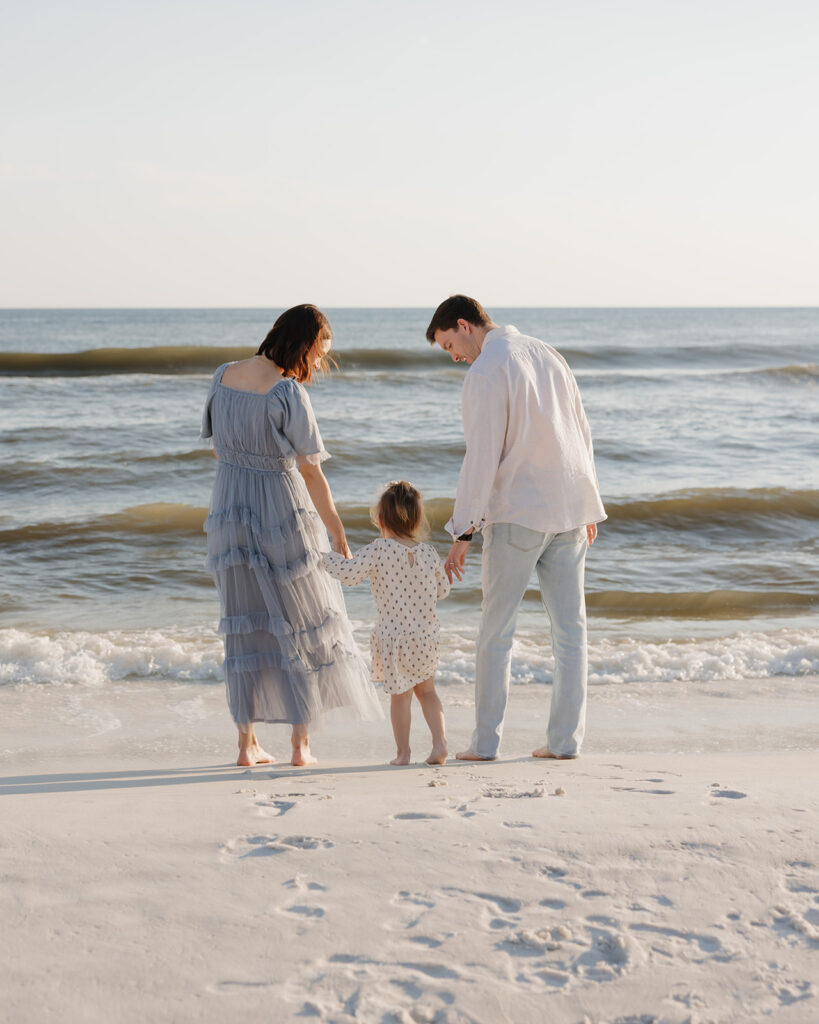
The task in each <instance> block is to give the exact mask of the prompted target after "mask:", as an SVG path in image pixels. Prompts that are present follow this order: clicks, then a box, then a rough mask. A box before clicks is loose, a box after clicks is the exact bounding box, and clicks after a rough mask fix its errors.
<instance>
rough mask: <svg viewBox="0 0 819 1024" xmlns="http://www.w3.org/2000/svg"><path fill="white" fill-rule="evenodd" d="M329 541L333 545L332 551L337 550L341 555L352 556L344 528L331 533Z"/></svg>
mask: <svg viewBox="0 0 819 1024" xmlns="http://www.w3.org/2000/svg"><path fill="white" fill-rule="evenodd" d="M330 543H331V544H332V546H333V551H336V552H338V554H340V555H343V556H344V558H352V557H353V556H352V555H351V554H350V547H349V545H348V544H347V537H346V536H345V534H344V530H342V531H341V532H340V533H333V534H331V535H330Z"/></svg>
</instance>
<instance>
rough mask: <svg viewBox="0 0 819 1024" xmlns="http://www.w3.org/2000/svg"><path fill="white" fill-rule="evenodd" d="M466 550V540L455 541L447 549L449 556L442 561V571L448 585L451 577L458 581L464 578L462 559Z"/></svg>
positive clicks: (467, 542)
mask: <svg viewBox="0 0 819 1024" xmlns="http://www.w3.org/2000/svg"><path fill="white" fill-rule="evenodd" d="M468 550H469V541H468V540H456V541H455V543H454V544H453V545H452V547H451V548H450V549H449V554H448V555H447V556H446V558H445V559H444V571H445V572H446V577H447V579H448V580H449V582H450V583H451V582H452V577H453V576H455V577H457V578H458V579H459V580H462V579H463V578H464V559H465V558H466V553H467V551H468Z"/></svg>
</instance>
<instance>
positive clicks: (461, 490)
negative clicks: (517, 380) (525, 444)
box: [446, 370, 509, 537]
mask: <svg viewBox="0 0 819 1024" xmlns="http://www.w3.org/2000/svg"><path fill="white" fill-rule="evenodd" d="M461 414H462V418H463V425H464V440H465V441H466V455H464V461H463V464H462V465H461V472H460V475H459V477H458V489H457V491H456V493H455V508H454V509H453V511H452V519H451V520H450V521H449V522H448V523H447V526H446V528H447V530H448V531H449V532H450V533H451V534H452V536H453V537H458V536H460V535H461V534H465V533H471V532H472V531H474V530H480V529H481V528H482V527H483V525H484V523H485V522H486V516H487V512H488V509H489V498H490V495H491V493H492V486H493V484H494V482H495V476H496V475H497V472H498V466H499V465H500V460H501V455H502V454H503V442H504V440H505V439H506V427H507V423H508V419H509V410H508V394H507V388H506V378H505V376H504V375H502V374H500V375H495V376H493V377H489V376H485V375H483V374H480V373H476V372H475V371H474V370H473V371H471V372H470V373H469V374H468V375H467V377H466V380H465V381H464V390H463V395H462V398H461Z"/></svg>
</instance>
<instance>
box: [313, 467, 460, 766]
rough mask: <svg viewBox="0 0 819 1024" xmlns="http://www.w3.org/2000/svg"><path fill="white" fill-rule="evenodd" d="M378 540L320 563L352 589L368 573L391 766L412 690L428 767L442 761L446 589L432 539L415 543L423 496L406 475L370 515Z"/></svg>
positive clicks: (406, 755) (402, 744)
mask: <svg viewBox="0 0 819 1024" xmlns="http://www.w3.org/2000/svg"><path fill="white" fill-rule="evenodd" d="M372 516H373V523H374V524H375V526H377V527H378V528H379V530H380V531H381V538H380V539H379V540H374V541H373V542H372V543H371V544H368V545H367V546H366V547H365V548H362V549H361V550H360V551H359V552H358V553H357V554H356V555H355V556H354V557H353V558H351V559H347V558H344V556H343V555H339V554H337V553H336V552H329V553H326V554H324V555H322V558H323V560H324V567H325V569H326V570H327V571H328V572H329V573H330V575H331V576H334V577H335V578H336V579H337V580H341V582H342V583H346V584H348V585H349V586H355V584H357V583H361V582H362V580H364V579H366V578H367V577H368V576H369V578H370V587H371V588H372V592H373V597H374V598H375V603H376V606H377V608H378V621H377V622H376V624H375V627H374V628H373V631H372V636H371V637H370V655H371V669H370V676H371V678H372V680H373V682H375V683H380V682H383V683H384V692H385V693H388V694H390V716H391V718H392V729H393V733H394V734H395V743H396V746H397V748H398V751H397V753H396V756H395V758H394V759H393V760H392V761H390V764H409V760H410V746H409V734H410V716H411V706H412V695H413V693H415V696H416V697H417V698H418V700H419V702H420V704H421V710H422V711H423V713H424V718H425V719H426V721H427V725H428V726H429V729H430V732H431V733H432V751H431V753H430V755H429V757H428V758H427V764H443V763H444V762H445V761H446V754H447V749H446V735H445V733H444V710H443V708H442V707H441V701H440V699H439V697H438V694H437V693H436V692H435V684H434V682H433V676H434V675H435V669H436V668H437V665H438V619H437V618H436V616H435V602H436V601H440V600H441V599H442V598H444V597H446V595H447V594H448V593H449V580H448V579H447V578H446V574H445V573H444V570H443V566H442V565H441V560H440V558H439V557H438V555H437V553H436V551H435V548H433V547H432V545H431V544H422V543H420V542H419V535H420V533H421V532H422V531H423V529H424V527H425V525H426V520H425V517H424V507H423V505H422V504H421V495H420V494H419V493H418V491H417V490H416V489H415V488H414V487H413V486H412V484H410V483H407V482H406V480H394V481H392V483H389V484H387V487H386V489H385V490H384V492H383V494H382V495H381V497H380V498H379V499H378V503H377V504H376V506H375V508H374V509H373V512H372Z"/></svg>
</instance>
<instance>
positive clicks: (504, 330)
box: [481, 324, 520, 352]
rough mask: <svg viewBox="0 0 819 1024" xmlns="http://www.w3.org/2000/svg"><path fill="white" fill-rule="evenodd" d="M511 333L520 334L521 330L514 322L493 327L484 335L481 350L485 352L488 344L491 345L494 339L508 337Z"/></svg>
mask: <svg viewBox="0 0 819 1024" xmlns="http://www.w3.org/2000/svg"><path fill="white" fill-rule="evenodd" d="M510 334H520V331H519V330H518V329H517V327H514V326H513V325H512V324H507V325H506V326H505V327H493V328H492V330H491V331H487V332H486V334H485V335H484V338H483V345H482V346H481V352H483V350H484V349H485V348H486V346H487V345H491V344H492V342H493V341H497V340H498V339H499V338H508V337H509V335H510Z"/></svg>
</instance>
